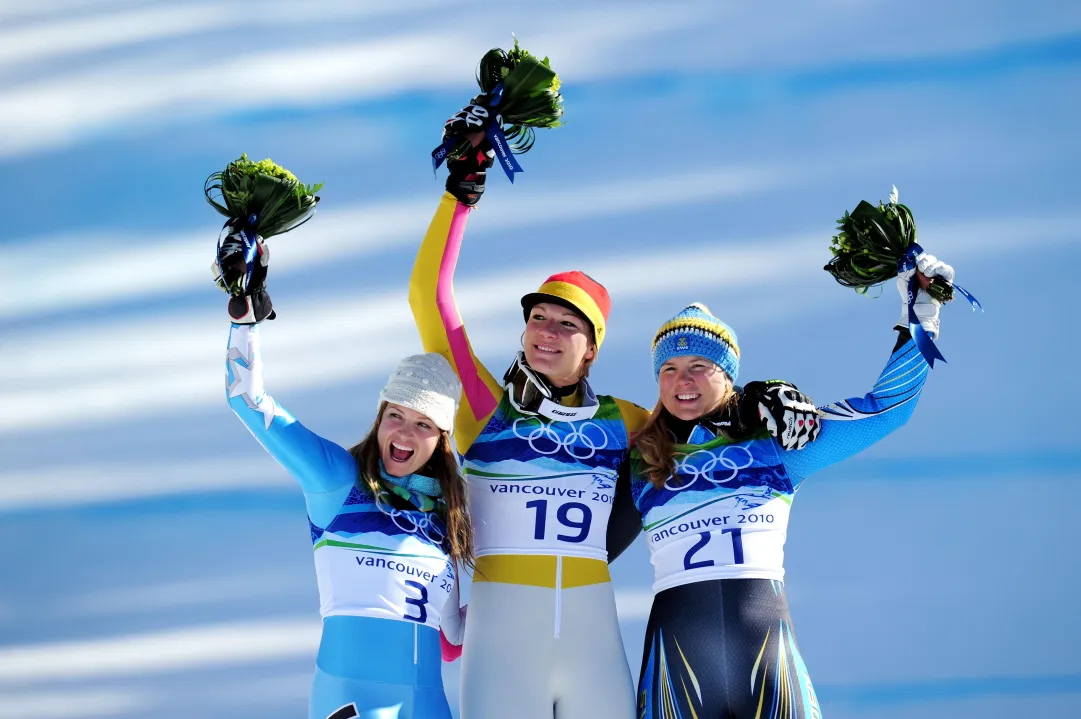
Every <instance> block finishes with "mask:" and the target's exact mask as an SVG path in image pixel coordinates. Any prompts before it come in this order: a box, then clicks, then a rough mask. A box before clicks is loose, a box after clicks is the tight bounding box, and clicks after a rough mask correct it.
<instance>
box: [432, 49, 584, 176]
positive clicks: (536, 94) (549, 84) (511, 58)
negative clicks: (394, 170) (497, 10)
mask: <svg viewBox="0 0 1081 719" xmlns="http://www.w3.org/2000/svg"><path fill="white" fill-rule="evenodd" d="M561 84H562V83H561V82H560V79H559V75H557V74H556V73H555V71H554V70H552V67H551V63H550V62H549V60H548V58H547V57H546V58H544V59H543V60H541V59H538V58H537V57H536V56H535V55H533V53H531V52H529V51H528V50H526V49H524V48H522V46H521V45H519V43H518V38H514V47H513V48H512V49H510V50H503V49H502V48H498V47H497V48H492V49H491V50H489V51H488V52H486V53H484V56H483V57H482V58H481V59H480V63H479V64H478V65H477V85H479V86H480V89H481V92H482V93H483V95H482V96H481V97H478V98H475V99H474V102H476V103H483V104H485V107H486V109H487V110H488V111H489V112H490V113H492V114H495V115H497V116H498V121H497V122H493V123H492V124H490V125H489V126H488V128H487V130H486V133H485V134H486V135H487V138H488V141H489V142H490V143H491V145H492V148H493V149H494V150H495V152H496V157H497V158H498V159H499V162H500V164H501V165H502V166H503V170H504V171H505V172H506V173H507V176H508V177H509V178H510V180H511V182H514V173H515V172H521V171H522V168H521V166H520V165H519V164H518V161H517V160H516V159H515V158H514V157H513V155H521V154H523V153H525V152H529V150H530V149H531V148H532V147H533V143H534V142H535V140H536V134H535V133H536V129H537V128H548V127H560V126H561V125H562V124H563V95H562V94H560V92H559V90H560V86H561ZM469 148H470V143H469V141H468V140H467V139H466V138H465V136H464V134H459V135H453V136H450V137H448V136H447V135H446V134H444V142H443V144H442V145H440V146H439V147H437V148H436V149H435V150H433V151H432V167H433V169H435V168H438V167H439V165H441V164H442V163H443V161H444V160H446V159H448V158H449V159H451V160H457V159H460V158H461V157H463V156H464V155H465V153H466V152H467V151H468V149H469Z"/></svg>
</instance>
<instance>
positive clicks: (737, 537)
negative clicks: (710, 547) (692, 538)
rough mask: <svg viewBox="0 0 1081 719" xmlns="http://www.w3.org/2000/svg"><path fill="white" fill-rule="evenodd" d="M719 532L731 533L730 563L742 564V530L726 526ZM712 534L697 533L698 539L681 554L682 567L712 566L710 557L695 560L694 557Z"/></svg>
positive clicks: (699, 567)
mask: <svg viewBox="0 0 1081 719" xmlns="http://www.w3.org/2000/svg"><path fill="white" fill-rule="evenodd" d="M721 533H722V534H731V535H732V563H733V564H743V531H742V530H740V529H739V528H736V527H728V528H726V529H722V530H721ZM712 536H713V533H712V532H702V533H701V534H699V535H698V541H697V542H695V543H694V546H693V547H691V548H690V549H688V550H687V553H686V554H685V555H683V568H684V569H701V568H702V567H712V566H713V565H714V564H716V562H714V561H713V560H712V559H699V560H697V561H696V560H695V559H694V555H695V554H697V553H698V551H699V550H700V549H702V548H704V547H705V546H706V545H707V544H709V540H710V537H712Z"/></svg>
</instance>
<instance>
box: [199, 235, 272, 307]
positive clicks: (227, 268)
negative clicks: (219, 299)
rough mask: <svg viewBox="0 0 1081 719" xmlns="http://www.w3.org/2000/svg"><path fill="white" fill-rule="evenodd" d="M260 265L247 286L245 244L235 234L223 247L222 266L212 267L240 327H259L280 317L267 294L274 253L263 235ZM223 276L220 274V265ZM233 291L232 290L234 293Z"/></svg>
mask: <svg viewBox="0 0 1081 719" xmlns="http://www.w3.org/2000/svg"><path fill="white" fill-rule="evenodd" d="M255 242H256V262H255V266H254V267H253V268H252V272H251V277H250V278H249V279H248V283H247V285H245V284H244V274H245V272H246V271H247V267H246V265H245V263H244V243H243V242H242V241H241V239H240V238H239V237H238V236H237V233H236V232H234V233H232V234H230V235H229V236H228V237H227V238H226V239H225V241H224V242H222V243H221V250H220V251H219V254H218V262H215V263H214V265H213V266H212V269H213V272H214V275H215V278H216V279H217V282H218V287H220V288H221V289H223V290H225V291H226V292H229V293H230V294H231V295H232V296H231V297H230V298H229V318H230V319H231V320H232V321H233V322H235V323H236V324H238V325H250V324H257V323H259V322H262V321H263V320H272V319H274V318H275V317H276V313H275V312H274V305H273V303H272V302H271V301H270V295H268V294H267V292H266V276H267V267H268V265H269V264H270V250H269V249H268V247H267V244H266V242H265V241H264V240H263V238H262V237H260V236H259V235H256V236H255ZM219 264H220V265H221V274H220V275H219V274H218V265H219ZM230 288H231V289H230Z"/></svg>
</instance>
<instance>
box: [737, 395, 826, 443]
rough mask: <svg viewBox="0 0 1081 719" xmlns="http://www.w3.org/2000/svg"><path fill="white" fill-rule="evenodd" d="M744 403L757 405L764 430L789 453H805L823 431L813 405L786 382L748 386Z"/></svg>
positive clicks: (809, 399) (806, 397) (808, 398)
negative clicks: (804, 449)
mask: <svg viewBox="0 0 1081 719" xmlns="http://www.w3.org/2000/svg"><path fill="white" fill-rule="evenodd" d="M743 395H744V399H743V401H744V402H745V403H746V402H755V403H757V405H758V406H757V416H758V418H759V420H760V421H761V422H762V426H763V427H764V428H765V429H766V430H767V431H768V432H769V433H770V435H772V436H773V437H774V438H775V439H776V440H777V441H778V442H780V444H781V447H783V448H784V449H786V450H790V449H803V448H804V447H806V446H807V444H808V443H809V442H814V441H815V439H817V438H818V433H819V432H820V431H821V429H822V424H821V422H820V421H819V418H818V414H817V411H816V410H815V406H814V402H813V401H812V400H811V398H810V397H808V396H806V395H805V394H803V393H802V392H800V391H799V390H798V389H796V386H795V385H791V384H789V383H787V382H785V381H784V380H779V379H771V380H767V381H765V382H748V383H747V386H746V387H744V388H743Z"/></svg>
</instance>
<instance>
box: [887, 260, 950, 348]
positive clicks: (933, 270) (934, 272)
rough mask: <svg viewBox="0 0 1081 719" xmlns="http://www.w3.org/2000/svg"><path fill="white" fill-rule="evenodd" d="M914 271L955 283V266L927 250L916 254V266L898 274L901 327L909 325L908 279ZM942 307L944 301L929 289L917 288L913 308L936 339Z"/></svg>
mask: <svg viewBox="0 0 1081 719" xmlns="http://www.w3.org/2000/svg"><path fill="white" fill-rule="evenodd" d="M914 272H919V273H920V274H922V275H923V276H924V277H927V278H928V279H930V278H932V277H938V278H941V279H942V280H944V281H945V282H948V283H949V284H951V285H952V284H953V276H954V272H953V267H950V266H949V265H947V264H946V263H945V262H942V261H941V260H939V259H938V258H937V257H935V256H934V255H931V254H928V253H926V252H921V253H920V254H918V255H916V267H915V268H914V269H911V270H908V271H906V272H900V273H898V275H897V291H898V292H900V293H901V321H900V322H899V323H898V326H899V327H906V328H907V327H908V281H909V280H910V279H912V274H913V273H914ZM941 308H942V303H941V302H939V301H938V300H936V299H935V298H933V297H931V295H930V294H928V292H927V290H924V289H923V288H919V289H918V290H917V292H916V302H915V303H914V304H913V306H912V309H913V311H914V312H915V313H916V318H917V319H918V320H919V322H920V324H921V325H922V326H923V329H924V330H926V331H927V332H928V334H930V335H931V336H932V337H933V338H935V339H937V338H938V328H939V323H938V311H939V309H941Z"/></svg>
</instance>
